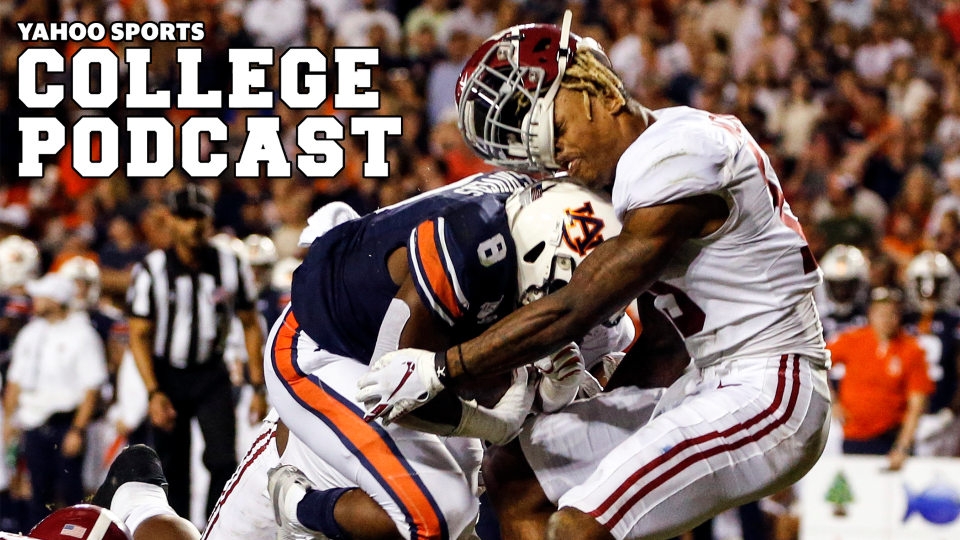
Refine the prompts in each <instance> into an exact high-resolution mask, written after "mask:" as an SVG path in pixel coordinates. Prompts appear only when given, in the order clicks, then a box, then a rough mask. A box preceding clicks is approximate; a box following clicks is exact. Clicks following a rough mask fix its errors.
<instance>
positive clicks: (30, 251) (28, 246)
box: [0, 236, 40, 291]
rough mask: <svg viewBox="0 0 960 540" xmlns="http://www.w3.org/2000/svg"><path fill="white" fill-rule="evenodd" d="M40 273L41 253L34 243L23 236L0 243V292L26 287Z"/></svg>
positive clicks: (10, 237)
mask: <svg viewBox="0 0 960 540" xmlns="http://www.w3.org/2000/svg"><path fill="white" fill-rule="evenodd" d="M39 272H40V252H39V251H37V246H36V245H34V243H33V242H31V241H30V240H27V239H26V238H23V237H22V236H8V237H7V238H5V239H3V241H0V291H6V290H8V289H11V288H13V287H17V286H21V285H25V284H26V283H27V282H28V281H30V280H31V279H36V277H37V276H38V275H39Z"/></svg>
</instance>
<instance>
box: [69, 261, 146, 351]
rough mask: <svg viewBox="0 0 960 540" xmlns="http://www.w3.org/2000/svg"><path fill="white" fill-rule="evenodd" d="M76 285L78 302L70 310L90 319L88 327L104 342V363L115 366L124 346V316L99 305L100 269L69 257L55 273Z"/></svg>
mask: <svg viewBox="0 0 960 540" xmlns="http://www.w3.org/2000/svg"><path fill="white" fill-rule="evenodd" d="M57 272H58V273H60V274H64V275H66V276H67V277H69V278H71V279H73V280H74V281H76V283H77V298H76V300H75V301H74V305H73V306H72V307H73V310H74V311H75V312H77V313H85V314H86V315H88V316H89V317H90V324H92V325H93V329H94V330H96V331H97V334H98V335H99V336H100V339H101V340H102V341H103V347H104V350H105V351H107V359H108V361H109V362H110V365H112V366H118V365H119V363H120V357H121V356H122V355H123V350H124V349H125V347H126V344H127V337H128V336H127V330H126V324H125V322H124V321H123V312H121V311H120V310H119V309H117V308H115V307H113V306H110V305H107V304H101V302H100V268H99V267H98V266H97V263H95V262H93V261H92V260H90V259H87V258H86V257H79V256H77V257H72V258H70V259H68V260H67V261H66V262H64V263H63V264H62V265H61V266H60V268H59V269H58V270H57Z"/></svg>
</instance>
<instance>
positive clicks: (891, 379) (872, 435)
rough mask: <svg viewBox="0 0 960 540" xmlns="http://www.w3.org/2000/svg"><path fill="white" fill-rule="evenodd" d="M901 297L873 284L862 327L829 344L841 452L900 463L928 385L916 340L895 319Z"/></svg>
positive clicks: (896, 466) (892, 464)
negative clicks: (840, 427) (837, 380)
mask: <svg viewBox="0 0 960 540" xmlns="http://www.w3.org/2000/svg"><path fill="white" fill-rule="evenodd" d="M902 300H903V295H902V294H901V293H900V291H898V290H895V289H887V288H876V289H874V290H873V292H872V293H871V303H870V309H869V311H868V313H867V321H868V322H867V326H864V327H862V328H858V329H855V330H851V331H849V332H845V333H843V334H841V335H840V336H839V337H838V338H837V339H836V340H834V341H833V342H832V343H831V344H830V345H828V348H829V349H830V352H831V353H832V354H833V363H834V366H835V368H834V369H837V370H838V371H842V372H843V373H842V377H843V378H842V380H841V381H840V391H839V400H838V401H836V402H835V403H834V415H835V416H836V417H837V419H838V420H839V421H840V423H842V424H843V435H844V441H843V452H844V453H845V454H874V455H883V454H886V455H887V457H888V458H889V460H890V468H891V469H893V470H898V469H900V467H902V466H903V462H904V461H905V460H906V458H907V455H908V454H909V452H910V445H911V443H912V441H913V435H914V432H915V431H916V429H917V421H918V420H919V418H920V415H921V414H922V413H923V412H924V410H925V409H926V403H927V396H929V395H930V394H931V393H932V392H933V383H932V382H931V381H930V378H929V376H928V374H927V362H926V356H925V355H924V352H923V349H921V348H920V345H919V344H918V343H917V340H916V339H915V338H913V337H911V336H909V335H907V334H906V333H905V332H904V331H903V328H902V327H901V322H900V309H901V303H902Z"/></svg>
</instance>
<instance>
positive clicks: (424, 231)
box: [417, 221, 463, 318]
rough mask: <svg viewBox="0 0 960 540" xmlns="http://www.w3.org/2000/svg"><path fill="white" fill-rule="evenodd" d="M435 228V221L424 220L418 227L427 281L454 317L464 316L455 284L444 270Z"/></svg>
mask: <svg viewBox="0 0 960 540" xmlns="http://www.w3.org/2000/svg"><path fill="white" fill-rule="evenodd" d="M435 229H436V227H435V226H434V224H433V221H424V222H423V223H421V224H420V226H419V227H417V251H418V252H419V254H420V262H421V263H422V264H423V270H424V272H425V273H426V274H427V281H429V282H430V288H431V289H433V292H434V293H435V294H436V296H437V300H439V301H440V303H441V304H443V307H445V308H447V311H449V312H450V314H451V315H453V317H454V318H457V317H460V316H462V315H463V312H462V311H461V310H460V304H459V303H457V296H456V294H455V293H454V291H453V285H452V284H451V283H450V279H448V278H447V273H446V272H444V270H443V259H442V258H441V257H440V251H439V250H437V242H436V240H435V239H434V236H433V235H434V230H435Z"/></svg>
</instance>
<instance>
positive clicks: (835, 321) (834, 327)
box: [820, 306, 867, 342]
mask: <svg viewBox="0 0 960 540" xmlns="http://www.w3.org/2000/svg"><path fill="white" fill-rule="evenodd" d="M820 322H821V324H822V325H823V339H824V340H826V341H827V342H830V341H831V340H833V338H835V337H837V336H839V335H840V334H842V333H844V332H846V331H847V330H851V329H853V328H859V327H861V326H866V325H867V311H866V309H864V308H861V307H859V306H858V307H856V308H854V309H853V311H851V312H850V313H848V314H846V315H839V314H837V313H828V314H825V315H821V316H820Z"/></svg>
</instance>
